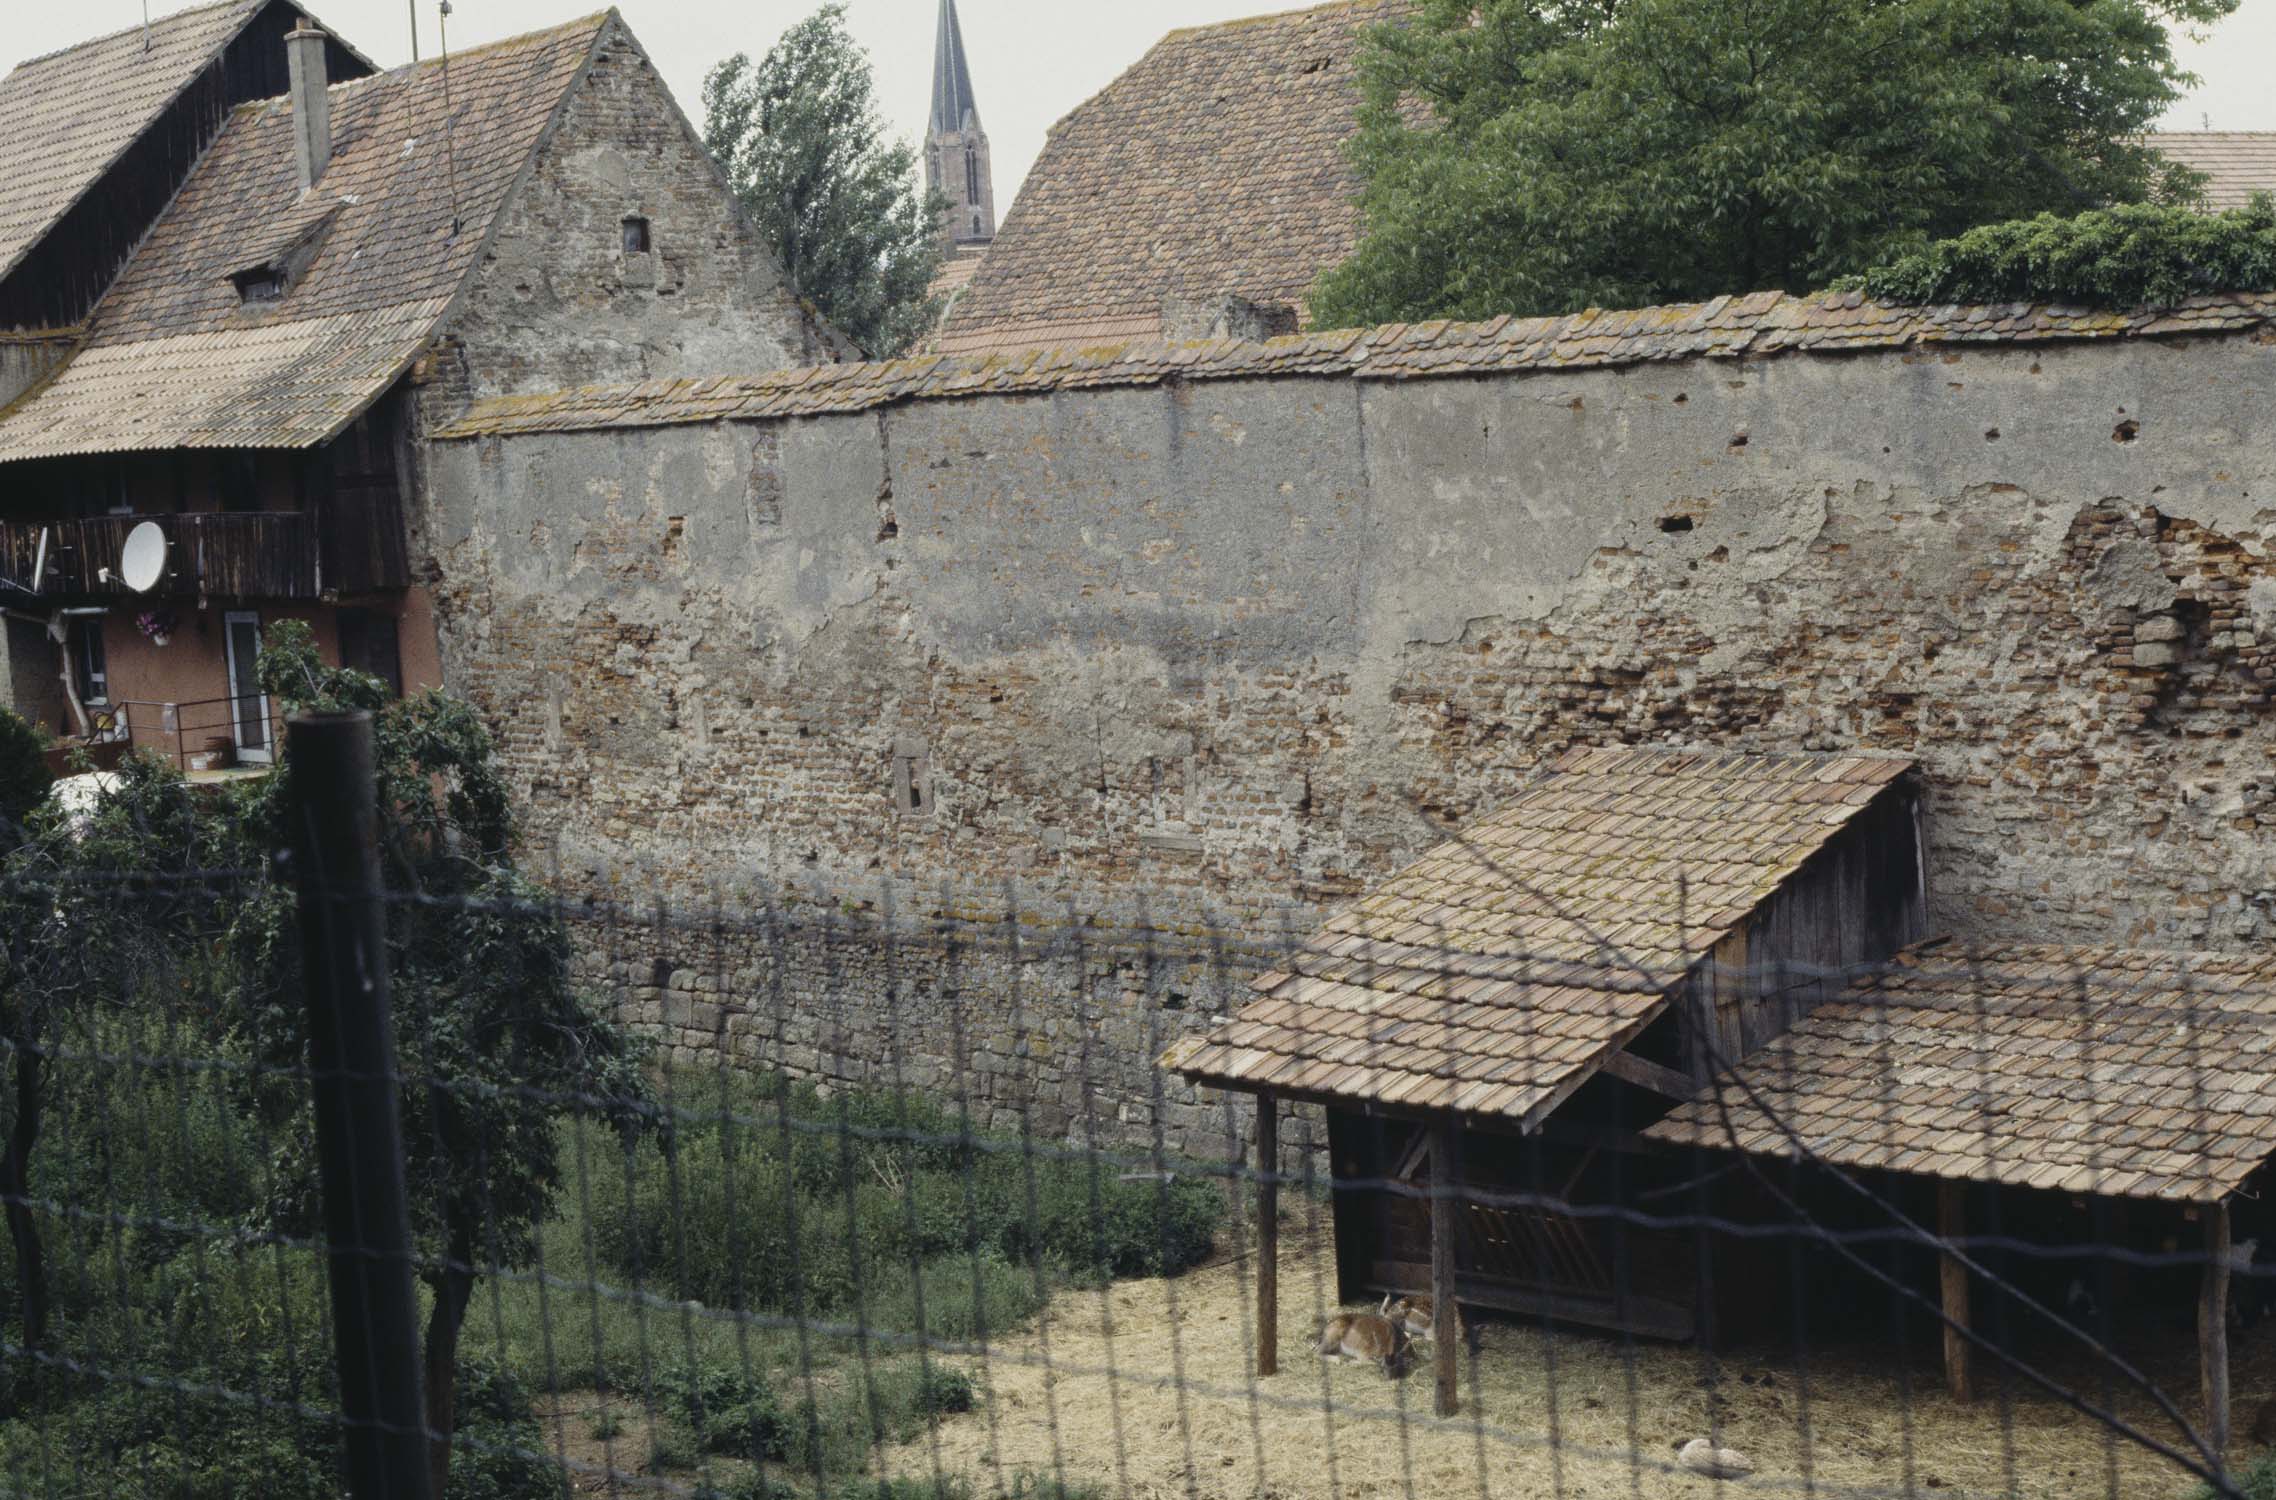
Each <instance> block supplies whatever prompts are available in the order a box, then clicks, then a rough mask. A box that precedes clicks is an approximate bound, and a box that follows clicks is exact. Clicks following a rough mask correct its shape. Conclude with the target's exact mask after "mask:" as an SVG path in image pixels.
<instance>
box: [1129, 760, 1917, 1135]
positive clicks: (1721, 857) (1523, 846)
mask: <svg viewBox="0 0 2276 1500" xmlns="http://www.w3.org/2000/svg"><path fill="white" fill-rule="evenodd" d="M1912 766H1913V762H1912V761H1911V760H1909V759H1906V758H1903V757H1896V756H1876V755H1840V756H1824V755H1744V754H1736V753H1725V752H1694V751H1670V750H1619V749H1611V750H1575V751H1573V752H1571V753H1570V754H1568V755H1566V756H1565V757H1564V758H1563V759H1562V760H1560V761H1559V762H1558V763H1557V765H1556V768H1555V769H1554V771H1552V772H1551V774H1549V775H1548V776H1546V777H1544V778H1543V779H1541V780H1539V781H1537V782H1535V783H1534V784H1533V785H1532V786H1530V787H1528V788H1526V789H1525V791H1523V792H1522V793H1520V794H1519V795H1518V797H1517V799H1516V800H1515V801H1514V802H1512V803H1511V804H1510V805H1509V806H1508V807H1506V808H1504V809H1502V810H1501V811H1500V812H1498V813H1495V814H1494V815H1493V816H1491V817H1489V818H1486V819H1484V820H1482V821H1480V822H1478V823H1476V824H1474V825H1472V826H1471V827H1469V828H1467V829H1465V830H1464V831H1463V833H1462V836H1461V837H1460V838H1458V839H1456V840H1454V841H1453V842H1451V843H1448V844H1443V845H1441V846H1440V847H1439V848H1437V849H1434V850H1433V851H1431V852H1430V853H1429V854H1427V855H1425V856H1424V857H1423V859H1422V860H1421V861H1420V862H1418V863H1417V864H1415V865H1413V866H1411V867H1410V868H1408V869H1407V870H1404V871H1402V872H1401V873H1400V874H1398V875H1396V876H1394V877H1392V878H1391V879H1390V880H1388V881H1386V882H1384V883H1383V884H1382V885H1381V886H1379V887H1378V888H1377V889H1375V890H1374V891H1372V892H1370V893H1369V894H1368V895H1367V896H1365V897H1363V898H1362V899H1361V900H1359V901H1357V902H1356V903H1354V904H1353V905H1351V906H1350V907H1347V908H1346V909H1344V910H1343V911H1341V912H1339V913H1338V914H1337V915H1336V916H1334V917H1332V918H1330V919H1329V921H1328V922H1327V924H1326V925H1325V926H1323V927H1322V928H1321V929H1320V930H1319V931H1318V932H1317V933H1315V934H1313V935H1312V937H1311V938H1310V939H1309V940H1308V941H1307V942H1306V943H1305V944H1304V945H1303V946H1302V947H1301V948H1300V949H1299V950H1298V951H1297V952H1296V953H1295V954H1294V955H1293V956H1292V957H1291V958H1290V959H1289V960H1288V961H1287V962H1286V964H1285V965H1284V966H1283V968H1281V969H1279V970H1275V971H1274V972H1272V973H1268V974H1265V975H1262V976H1260V977H1259V978H1258V979H1257V980H1256V981H1255V986H1254V987H1255V989H1256V990H1257V992H1258V994H1259V995H1260V997H1261V998H1259V999H1257V1000H1254V1001H1252V1002H1250V1004H1249V1005H1248V1006H1247V1007H1246V1008H1245V1009H1243V1010H1242V1011H1241V1012H1240V1014H1239V1016H1238V1017H1236V1018H1235V1019H1234V1021H1233V1022H1232V1023H1231V1024H1229V1025H1227V1026H1224V1027H1222V1028H1220V1029H1218V1030H1217V1031H1214V1032H1212V1033H1209V1034H1208V1035H1206V1036H1200V1037H1191V1038H1187V1039H1186V1040H1184V1041H1182V1042H1180V1043H1179V1044H1178V1045H1177V1046H1176V1047H1173V1048H1172V1049H1171V1050H1170V1052H1169V1053H1168V1054H1167V1055H1166V1056H1165V1057H1164V1058H1163V1059H1162V1064H1163V1066H1164V1067H1167V1068H1171V1069H1173V1070H1175V1071H1177V1072H1179V1073H1183V1074H1184V1075H1186V1076H1187V1077H1189V1078H1193V1079H1196V1080H1198V1081H1201V1082H1204V1083H1211V1084H1217V1085H1220V1086H1231V1087H1240V1088H1249V1089H1258V1088H1268V1089H1274V1090H1279V1091H1284V1092H1289V1093H1298V1094H1305V1095H1310V1096H1315V1097H1318V1096H1325V1097H1329V1098H1347V1099H1355V1100H1366V1101H1369V1102H1372V1103H1376V1104H1385V1105H1397V1106H1401V1107H1404V1108H1408V1109H1436V1110H1453V1111H1458V1112H1460V1113H1464V1114H1469V1115H1502V1116H1508V1117H1511V1118H1515V1119H1520V1120H1526V1119H1529V1118H1531V1117H1534V1116H1535V1115H1536V1114H1537V1113H1538V1112H1539V1111H1541V1110H1542V1109H1543V1108H1545V1107H1547V1106H1550V1105H1553V1104H1554V1103H1555V1102H1556V1101H1557V1100H1559V1099H1561V1098H1563V1097H1564V1096H1565V1093H1566V1092H1567V1091H1568V1089H1569V1088H1570V1086H1572V1085H1574V1084H1575V1083H1577V1082H1578V1081H1579V1080H1580V1079H1582V1078H1585V1077H1586V1075H1587V1074H1588V1073H1589V1072H1590V1071H1591V1070H1592V1069H1593V1068H1594V1067H1595V1065H1596V1063H1597V1062H1598V1061H1599V1060H1600V1059H1601V1058H1602V1057H1603V1056H1604V1054H1605V1053H1607V1052H1610V1051H1613V1050H1615V1049H1617V1048H1619V1047H1621V1046H1624V1045H1625V1044H1626V1043H1627V1042H1628V1041H1629V1040H1631V1039H1632V1038H1633V1037H1634V1036H1635V1035H1636V1033H1637V1032H1639V1031H1641V1030H1642V1029H1643V1028H1644V1026H1645V1025H1646V1024H1648V1023H1649V1022H1650V1021H1651V1020H1652V1019H1653V1018H1654V1017H1655V1016H1657V1015H1658V1014H1659V1012H1660V1010H1661V1008H1662V1007H1663V1006H1664V1005H1665V1003H1666V997H1667V995H1668V993H1669V992H1670V991H1671V990H1673V989H1674V988H1675V987H1677V986H1678V985H1679V984H1681V983H1682V981H1683V978H1684V976H1685V975H1686V974H1687V973H1688V972H1689V971H1690V970H1691V969H1692V967H1693V966H1694V965H1695V964H1696V963H1697V962H1698V960H1699V958H1700V957H1701V955H1703V954H1705V953H1706V952H1707V951H1708V950H1709V949H1711V948H1713V947H1714V946H1715V945H1716V944H1717V943H1719V942H1721V941H1722V940H1723V938H1725V937H1726V936H1728V935H1729V934H1730V933H1731V932H1732V931H1733V930H1734V929H1736V928H1737V927H1739V926H1740V925H1741V924H1743V923H1744V922H1745V921H1746V920H1747V918H1748V916H1749V915H1750V914H1751V913H1752V912H1753V911H1754V910H1755V908H1756V907H1758V906H1759V905H1761V904H1762V902H1763V901H1764V900H1765V899H1767V898H1768V897H1769V896H1770V895H1771V893H1772V892H1774V891H1776V890H1777V889H1778V888H1779V886H1781V885H1782V884H1784V883H1785V882H1786V881H1787V880H1788V879H1790V878H1791V877H1792V876H1793V875H1794V874H1795V873H1796V872H1797V871H1799V870H1800V869H1801V868H1802V865H1803V864H1804V862H1805V861H1807V860H1808V859H1809V858H1810V856H1811V855H1813V854H1815V853H1816V852H1817V851H1818V850H1819V849H1820V848H1822V847H1824V845H1825V844H1826V843H1827V841H1829V840H1830V839H1832V838H1833V837H1834V836H1835V835H1836V834H1837V833H1839V832H1840V831H1841V829H1842V828H1843V827H1845V826H1846V825H1847V824H1848V823H1849V821H1850V820H1851V819H1853V818H1855V817H1856V816H1857V815H1858V814H1859V813H1861V812H1862V811H1864V809H1865V808H1866V806H1867V805H1869V804H1870V803H1872V802H1873V801H1874V800H1875V799H1876V798H1877V797H1879V796H1880V795H1881V793H1882V792H1883V791H1885V790H1887V788H1888V787H1889V786H1890V785H1891V784H1892V783H1893V782H1895V781H1896V780H1897V779H1898V778H1899V777H1901V776H1903V775H1904V774H1905V773H1906V772H1908V771H1909V770H1911V769H1912Z"/></svg>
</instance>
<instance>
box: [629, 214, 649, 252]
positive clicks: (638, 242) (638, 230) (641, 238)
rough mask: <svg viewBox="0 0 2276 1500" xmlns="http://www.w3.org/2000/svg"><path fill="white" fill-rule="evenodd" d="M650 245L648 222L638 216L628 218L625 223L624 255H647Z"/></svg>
mask: <svg viewBox="0 0 2276 1500" xmlns="http://www.w3.org/2000/svg"><path fill="white" fill-rule="evenodd" d="M650 245H651V241H650V239H649V236H648V221H647V220H646V219H644V218H642V217H641V216H639V215H638V214H633V215H630V216H628V217H627V218H626V219H625V221H624V253H625V254H627V255H646V254H647V253H648V251H649V248H650Z"/></svg>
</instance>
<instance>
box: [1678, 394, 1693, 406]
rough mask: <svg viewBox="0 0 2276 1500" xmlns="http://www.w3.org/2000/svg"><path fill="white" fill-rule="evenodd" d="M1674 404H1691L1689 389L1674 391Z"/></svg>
mask: <svg viewBox="0 0 2276 1500" xmlns="http://www.w3.org/2000/svg"><path fill="white" fill-rule="evenodd" d="M1675 404H1676V405H1678V406H1689V405H1690V404H1691V393H1690V392H1689V391H1677V392H1676V393H1675Z"/></svg>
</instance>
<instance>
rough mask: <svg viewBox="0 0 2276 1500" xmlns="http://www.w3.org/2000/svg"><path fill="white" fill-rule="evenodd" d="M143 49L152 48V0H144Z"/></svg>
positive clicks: (146, 50)
mask: <svg viewBox="0 0 2276 1500" xmlns="http://www.w3.org/2000/svg"><path fill="white" fill-rule="evenodd" d="M142 50H143V51H145V52H148V51H149V50H150V0H142Z"/></svg>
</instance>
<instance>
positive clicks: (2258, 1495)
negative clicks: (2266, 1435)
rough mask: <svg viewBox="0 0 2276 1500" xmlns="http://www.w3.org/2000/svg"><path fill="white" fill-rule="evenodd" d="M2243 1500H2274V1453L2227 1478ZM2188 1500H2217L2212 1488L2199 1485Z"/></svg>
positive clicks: (2275, 1499) (2254, 1461)
mask: <svg viewBox="0 0 2276 1500" xmlns="http://www.w3.org/2000/svg"><path fill="white" fill-rule="evenodd" d="M2229 1479H2230V1481H2231V1482H2232V1483H2233V1484H2235V1486H2236V1493H2237V1494H2239V1495H2241V1496H2242V1497H2243V1500H2276V1453H2263V1454H2261V1455H2260V1456H2259V1457H2258V1458H2255V1459H2254V1460H2253V1461H2252V1462H2250V1463H2248V1464H2246V1465H2245V1466H2244V1467H2243V1468H2242V1469H2240V1470H2237V1471H2236V1472H2234V1473H2232V1474H2231V1475H2230V1476H2229ZM2224 1493H2225V1492H2224ZM2189 1500H2218V1497H2217V1496H2216V1494H2215V1492H2214V1490H2213V1487H2212V1486H2211V1485H2209V1484H2201V1485H2199V1486H2197V1488H2195V1489H2194V1490H2191V1491H2190V1492H2189Z"/></svg>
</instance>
